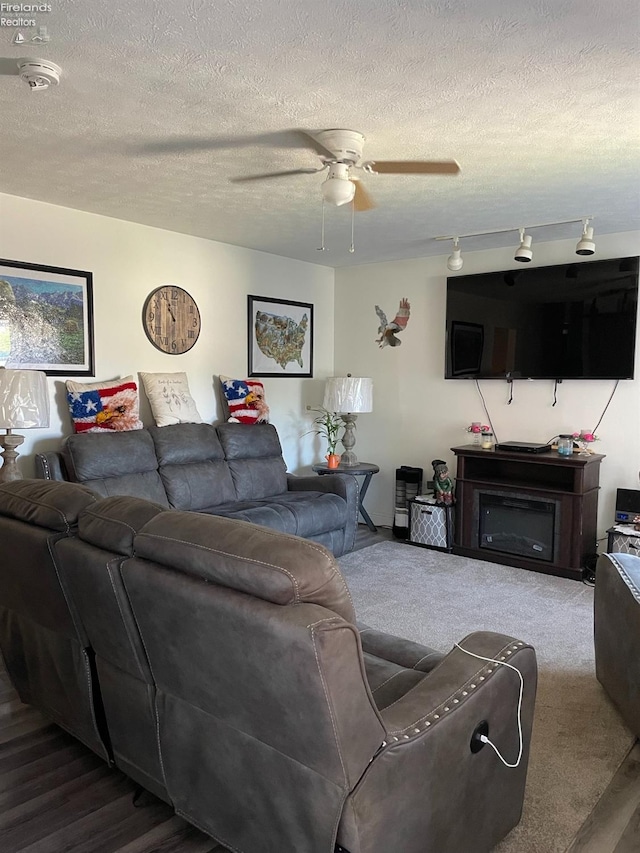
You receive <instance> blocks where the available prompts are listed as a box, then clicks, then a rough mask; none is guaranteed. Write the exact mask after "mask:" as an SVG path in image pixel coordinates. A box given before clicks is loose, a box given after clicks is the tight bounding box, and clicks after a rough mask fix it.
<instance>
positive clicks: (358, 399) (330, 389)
mask: <svg viewBox="0 0 640 853" xmlns="http://www.w3.org/2000/svg"><path fill="white" fill-rule="evenodd" d="M322 405H323V406H324V408H325V409H327V410H328V411H329V412H343V413H352V414H360V413H362V412H372V411H373V379H368V378H357V377H355V376H332V377H330V378H329V379H327V382H326V384H325V386H324V402H323V404H322Z"/></svg>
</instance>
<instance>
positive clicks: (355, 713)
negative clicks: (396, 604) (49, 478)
mask: <svg viewBox="0 0 640 853" xmlns="http://www.w3.org/2000/svg"><path fill="white" fill-rule="evenodd" d="M164 429H168V427H165V428H164ZM251 429H255V427H251ZM0 541H1V542H2V544H3V548H1V549H0V649H1V651H2V655H3V657H4V659H5V661H6V665H7V670H8V672H9V674H10V677H11V679H12V682H13V684H14V685H15V686H16V688H17V690H18V691H19V694H20V697H21V699H22V700H23V701H25V702H29V703H31V704H33V705H35V706H36V707H38V708H40V709H41V710H42V711H44V713H46V714H48V715H49V716H50V717H52V719H54V720H55V722H56V723H58V725H60V726H62V727H64V728H65V729H66V730H67V731H69V732H70V733H72V734H73V735H75V736H76V737H78V738H79V739H80V740H82V741H83V742H84V743H85V744H86V745H87V746H89V747H90V748H91V749H93V750H94V752H96V753H97V754H98V755H100V756H101V757H102V758H103V759H105V760H106V761H108V762H109V763H110V764H115V766H116V767H118V768H120V769H121V770H123V771H124V772H125V773H126V774H127V775H128V776H130V777H131V778H132V779H134V780H135V781H136V782H138V783H139V784H140V785H142V786H143V787H144V788H146V789H147V790H149V791H152V792H153V793H154V794H156V795H157V796H158V797H161V798H162V799H164V800H166V802H167V803H169V804H171V805H172V807H173V808H174V809H175V811H176V813H177V814H179V815H182V816H183V817H185V818H186V819H187V820H188V821H190V822H191V823H192V824H194V825H195V826H198V827H199V828H200V829H202V830H204V832H206V833H208V834H209V835H211V836H212V837H213V838H215V839H217V840H218V841H219V842H220V843H221V844H223V845H224V848H225V849H228V850H230V851H231V850H233V851H237V853H285V851H286V853H334V851H335V853H391V851H397V852H398V853H433V851H437V853H463V851H464V853H469V851H473V853H489V851H490V850H491V849H492V848H493V847H494V845H495V844H497V843H498V842H499V841H500V839H502V838H503V837H504V836H505V835H506V834H507V833H508V832H509V831H510V830H511V829H512V827H513V826H515V825H516V824H517V822H518V820H519V819H520V814H521V810H522V803H523V796H524V789H525V781H526V776H527V761H528V756H529V744H530V735H531V725H532V718H533V709H534V700H535V692H536V656H535V652H534V650H533V649H532V647H531V646H529V645H528V644H527V643H525V642H523V641H522V640H518V639H514V638H513V637H509V636H504V635H502V634H497V633H493V632H490V631H479V632H475V633H472V634H469V635H468V636H467V637H466V638H465V639H464V640H462V639H461V640H460V647H458V646H454V647H453V648H451V649H450V650H448V651H447V652H446V653H443V652H441V651H436V650H434V649H432V648H429V647H427V646H422V645H419V644H417V643H414V642H412V641H410V640H407V639H403V638H400V637H394V636H391V635H389V634H386V633H383V632H381V631H378V630H374V629H372V628H365V627H364V626H359V625H358V623H357V621H356V614H355V612H354V607H353V603H352V601H351V596H350V593H349V590H348V588H347V585H346V583H345V580H344V578H343V576H342V574H341V572H340V569H339V567H338V565H337V563H336V561H335V559H334V558H333V557H332V555H331V554H330V553H329V551H327V550H326V549H325V548H323V547H322V546H320V545H318V544H316V543H313V542H309V541H306V540H304V539H301V538H300V537H297V536H289V535H286V534H282V533H278V532H275V531H273V530H269V529H268V528H266V527H264V526H257V525H252V524H247V523H246V522H242V521H238V520H236V519H232V518H220V517H215V516H213V515H208V514H205V513H198V512H177V511H173V510H166V509H164V508H163V507H162V506H160V505H158V504H153V503H150V502H148V501H145V500H141V499H139V498H134V497H118V496H116V497H109V498H105V499H99V498H97V497H96V495H95V494H94V493H93V492H92V491H90V490H89V489H86V488H85V487H83V486H80V485H77V484H75V483H64V482H44V481H42V480H35V479H34V480H19V481H15V482H12V483H7V484H4V485H0ZM392 598H393V597H392ZM381 606H384V602H381ZM463 649H464V650H466V652H468V653H465V651H463ZM478 656H479V657H478ZM489 659H497V660H498V661H507V660H508V661H509V663H510V665H511V666H513V667H515V668H517V669H518V670H519V671H520V672H521V673H522V676H523V693H522V694H521V695H520V696H519V686H518V681H519V680H518V678H517V677H516V676H515V674H514V673H513V672H512V671H510V670H509V669H508V668H506V667H503V666H499V665H497V664H495V663H492V662H491V661H490V660H489ZM520 700H521V723H522V729H521V735H522V742H521V747H522V760H521V761H519V762H518V763H517V766H516V767H515V768H511V767H506V766H505V765H504V764H503V763H502V762H501V761H500V760H499V759H498V757H497V756H496V755H495V754H494V752H493V750H491V749H488V748H484V745H483V743H482V742H481V741H480V740H478V737H477V735H479V734H480V733H481V732H485V733H488V734H489V735H490V737H491V738H492V739H493V741H494V742H495V743H496V744H499V745H500V746H501V748H502V749H504V750H505V752H506V754H507V755H508V756H509V758H511V756H514V757H515V756H516V754H517V753H518V746H519V732H518V725H517V718H518V706H519V704H520Z"/></svg>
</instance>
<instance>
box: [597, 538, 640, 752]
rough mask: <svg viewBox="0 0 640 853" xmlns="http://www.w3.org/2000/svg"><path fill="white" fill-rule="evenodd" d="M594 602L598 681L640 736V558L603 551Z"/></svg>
mask: <svg viewBox="0 0 640 853" xmlns="http://www.w3.org/2000/svg"><path fill="white" fill-rule="evenodd" d="M593 602H594V642H595V652H596V675H597V677H598V681H599V682H600V683H601V684H602V686H603V687H604V689H605V690H606V692H607V694H608V695H609V698H610V699H612V700H613V702H614V704H615V705H616V707H617V708H618V710H619V711H620V714H621V715H622V717H623V719H624V721H625V723H626V724H627V725H628V726H629V728H630V729H631V731H632V732H633V733H634V734H635V735H636V736H637V737H639V738H640V557H637V556H635V555H634V554H620V553H615V554H602V555H601V556H600V557H599V558H598V563H597V566H596V588H595V594H594V600H593Z"/></svg>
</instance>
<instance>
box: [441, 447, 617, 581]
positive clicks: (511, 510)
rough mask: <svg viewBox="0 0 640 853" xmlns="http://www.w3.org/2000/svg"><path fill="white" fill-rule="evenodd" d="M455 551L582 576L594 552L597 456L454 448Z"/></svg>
mask: <svg viewBox="0 0 640 853" xmlns="http://www.w3.org/2000/svg"><path fill="white" fill-rule="evenodd" d="M451 450H452V451H453V453H454V454H455V455H456V458H457V473H456V530H455V538H454V548H453V552H454V554H459V555H461V556H465V557H474V558H476V559H480V560H488V561H490V562H494V563H502V564H504V565H508V566H516V567H518V568H523V569H531V570H533V571H538V572H544V573H546V574H553V575H559V576H562V577H568V578H574V579H576V580H580V579H581V578H582V569H583V566H584V564H585V558H586V557H587V556H588V555H590V554H594V553H595V552H596V540H597V532H596V521H597V510H598V490H599V478H600V462H601V461H602V459H604V456H602V455H600V454H595V453H594V454H588V455H584V456H583V455H581V454H578V453H573V454H572V455H571V456H569V457H563V456H560V455H559V454H558V453H556V452H555V451H551V450H549V451H545V452H544V453H519V452H514V451H505V450H495V449H492V450H483V449H482V448H480V447H478V446H477V445H473V444H472V445H465V446H462V447H452V448H451Z"/></svg>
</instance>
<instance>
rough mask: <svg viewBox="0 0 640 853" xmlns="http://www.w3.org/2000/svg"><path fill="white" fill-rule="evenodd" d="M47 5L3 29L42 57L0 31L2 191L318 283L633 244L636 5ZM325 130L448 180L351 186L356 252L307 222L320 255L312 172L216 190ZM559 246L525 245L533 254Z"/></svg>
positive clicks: (407, 0) (334, 232)
mask: <svg viewBox="0 0 640 853" xmlns="http://www.w3.org/2000/svg"><path fill="white" fill-rule="evenodd" d="M51 6H52V10H51V12H50V13H41V14H37V15H35V16H32V15H24V14H23V15H22V17H27V18H29V17H35V18H36V20H37V24H38V26H41V25H45V26H46V27H47V29H48V32H49V35H50V38H51V40H50V42H49V43H48V44H46V45H41V46H38V47H35V46H31V45H22V46H14V45H13V43H12V37H13V36H14V35H15V32H16V29H14V28H8V27H1V28H0V55H1V56H2V57H4V60H0V73H4V76H2V77H0V116H1V121H0V145H1V149H0V150H1V152H2V155H1V160H0V191H2V192H6V193H9V194H14V195H19V196H25V197H28V198H35V199H40V200H43V201H47V202H51V203H53V204H60V205H65V206H68V207H74V208H78V209H81V210H86V211H91V212H93V213H100V214H105V215H107V216H114V217H118V218H121V219H126V220H131V221H135V222H141V223H145V224H147V225H153V226H158V227H160V228H167V229H171V230H174V231H180V232H185V233H188V234H194V235H198V236H200V237H207V238H210V239H213V240H220V241H223V242H227V243H232V244H236V245H240V246H248V247H251V248H255V249H261V250H264V251H266V252H272V253H275V254H278V255H285V256H287V257H291V258H299V259H302V260H306V261H311V262H314V263H322V264H326V265H329V266H336V267H338V266H345V265H348V264H354V263H369V262H374V261H382V260H391V259H397V258H408V257H419V256H424V255H434V254H444V253H447V254H448V252H449V245H448V244H443V243H438V242H436V241H435V240H434V239H433V238H434V237H435V236H437V235H441V234H455V233H468V232H474V231H484V230H489V229H498V228H511V227H513V228H514V229H517V228H518V227H520V226H521V225H530V224H535V223H545V222H554V221H558V220H564V219H574V218H579V217H582V216H584V215H588V214H593V215H594V216H595V220H594V223H593V224H594V227H595V232H596V239H597V235H598V234H599V233H612V232H617V231H629V230H635V229H638V228H640V203H639V192H638V189H639V182H638V136H639V133H638V132H639V130H640V93H639V88H638V70H639V62H638V59H639V56H640V49H639V40H638V36H639V32H640V26H639V18H638V4H637V0H608V2H602V0H482V2H479V0H437V1H436V2H425V0H422V2H420V0H323V2H318V0H253V2H252V0H218V2H215V3H212V2H205V0H198V2H196V0H192V2H181V0H172V2H167V0H130V2H128V3H122V2H113V0H57V2H55V0H54V2H52V4H51ZM3 14H5V13H3ZM18 17H19V16H18ZM21 32H23V33H24V34H25V35H26V36H27V37H30V36H31V35H32V34H33V33H34V32H35V30H33V29H32V28H31V29H29V28H25V27H23V28H22V29H21ZM21 56H37V57H42V58H47V59H51V60H53V61H54V62H56V63H57V64H58V65H60V66H62V69H63V76H62V79H61V83H60V85H59V86H58V87H56V88H50V89H49V90H47V91H45V92H30V91H29V89H28V87H27V86H26V84H25V83H24V82H22V81H21V80H20V79H19V78H18V77H17V76H10V74H9V72H10V71H12V70H13V67H14V65H13V62H8V61H7V60H8V59H11V58H18V57H21ZM331 127H343V128H350V129H353V130H357V131H360V132H361V133H363V134H364V135H365V137H366V140H367V141H366V143H365V151H364V154H365V159H371V160H375V159H376V158H377V159H392V160H399V159H408V160H411V159H445V158H454V159H456V160H457V161H458V162H459V163H460V165H461V168H462V172H461V174H460V175H459V176H456V177H444V176H438V177H435V176H418V177H409V176H402V177H396V176H391V175H378V176H375V175H372V176H367V177H365V178H364V181H365V182H366V188H367V189H368V190H369V192H370V194H371V195H373V197H374V199H375V200H376V202H377V207H376V208H375V209H374V210H372V211H369V212H366V213H360V214H357V215H356V218H355V252H354V253H350V252H349V245H350V242H351V213H350V208H349V206H346V207H342V208H334V207H327V208H326V217H325V226H326V234H325V246H326V251H324V252H320V251H318V246H319V245H320V237H321V235H320V226H321V213H322V206H321V190H320V185H321V183H322V181H323V180H324V175H323V174H320V175H311V174H309V175H297V176H294V177H287V178H279V179H273V180H269V181H262V182H256V183H241V184H234V183H231V182H230V181H229V178H230V177H234V176H240V175H248V174H254V173H257V172H266V171H272V170H273V171H277V170H281V169H295V168H299V167H301V168H305V167H310V168H313V167H315V166H317V165H319V160H318V156H317V155H316V154H315V153H314V152H313V151H311V150H308V149H302V148H296V147H291V140H292V138H293V137H292V136H291V135H288V134H280V133H279V132H280V131H283V130H287V129H289V128H304V129H309V130H318V129H322V128H331ZM202 142H206V143H207V145H206V146H201V145H200V143H202ZM209 143H211V144H210V145H209ZM578 232H579V226H575V225H574V226H563V227H555V228H549V229H537V230H536V231H534V232H533V236H534V246H535V240H537V239H563V238H567V237H572V236H573V235H574V234H575V235H576V239H577V235H578ZM516 238H517V234H516V233H513V234H507V235H495V236H492V237H485V238H482V239H469V240H468V241H463V242H462V248H463V249H464V248H484V247H494V246H511V245H515V244H516V243H517V239H516Z"/></svg>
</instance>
